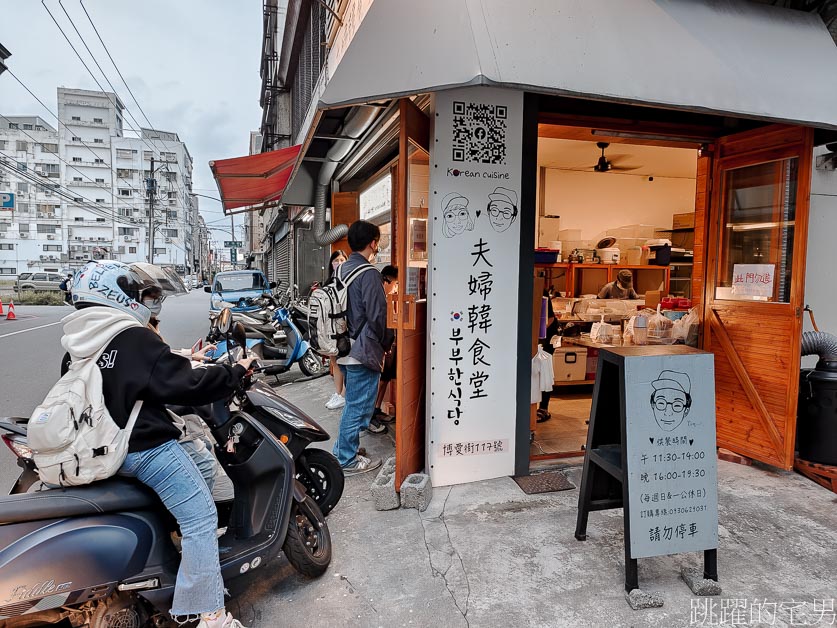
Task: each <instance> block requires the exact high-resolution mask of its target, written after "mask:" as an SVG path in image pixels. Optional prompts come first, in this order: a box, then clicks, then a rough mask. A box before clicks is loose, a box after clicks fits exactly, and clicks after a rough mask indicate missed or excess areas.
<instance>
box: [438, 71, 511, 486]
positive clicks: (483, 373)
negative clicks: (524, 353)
mask: <svg viewBox="0 0 837 628" xmlns="http://www.w3.org/2000/svg"><path fill="white" fill-rule="evenodd" d="M433 124H434V131H433V134H434V137H433V139H432V140H431V143H430V146H431V155H430V160H431V168H430V190H431V194H430V209H429V215H430V241H431V247H430V255H429V265H430V271H429V272H430V293H431V294H430V302H429V305H430V315H431V322H430V336H431V339H432V343H431V348H430V367H429V368H430V376H429V379H430V391H431V395H430V397H429V399H430V403H429V405H428V421H427V423H428V425H429V426H430V428H429V430H428V442H427V457H428V467H429V469H430V477H431V480H432V482H433V485H434V486H444V485H449V484H459V483H463V482H473V481H476V480H483V479H488V478H494V477H501V476H508V475H513V474H514V434H515V421H516V411H517V391H516V382H517V332H516V330H517V327H518V324H519V321H518V320H517V310H518V283H519V282H518V271H519V266H520V264H519V249H520V215H519V214H520V211H521V208H520V187H521V185H520V182H521V168H522V163H521V162H522V133H523V93H522V92H519V91H513V90H504V89H497V88H488V87H469V88H463V89H457V90H449V91H444V92H439V93H437V94H436V99H435V116H434V118H433Z"/></svg>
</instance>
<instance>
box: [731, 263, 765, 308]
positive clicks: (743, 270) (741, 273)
mask: <svg viewBox="0 0 837 628" xmlns="http://www.w3.org/2000/svg"><path fill="white" fill-rule="evenodd" d="M775 275H776V265H775V264H735V265H734V266H733V267H732V294H733V297H758V298H762V299H765V298H766V299H770V298H772V297H773V282H774V280H775Z"/></svg>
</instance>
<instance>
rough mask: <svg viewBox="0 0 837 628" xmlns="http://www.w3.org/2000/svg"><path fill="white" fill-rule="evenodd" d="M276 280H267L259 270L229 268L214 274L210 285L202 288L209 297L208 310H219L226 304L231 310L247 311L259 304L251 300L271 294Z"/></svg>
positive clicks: (257, 306)
mask: <svg viewBox="0 0 837 628" xmlns="http://www.w3.org/2000/svg"><path fill="white" fill-rule="evenodd" d="M275 287H276V282H274V281H270V282H269V281H268V280H267V277H265V276H264V273H262V271H260V270H231V271H227V272H223V273H218V274H217V275H215V279H214V280H213V283H212V287H209V286H205V287H204V290H205V291H206V292H209V293H210V294H211V295H212V296H211V297H210V298H209V311H210V312H216V311H220V310H221V308H223V307H224V304H226V305H227V306H228V307H230V308H231V309H232V311H233V312H249V311H251V310H258V309H259V308H260V307H261V306H259V305H256V304H254V303H253V302H252V301H253V300H255V299H257V298H259V297H260V296H262V295H265V294H272V290H273V289H274V288H275Z"/></svg>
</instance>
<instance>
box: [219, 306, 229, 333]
mask: <svg viewBox="0 0 837 628" xmlns="http://www.w3.org/2000/svg"><path fill="white" fill-rule="evenodd" d="M231 325H232V310H230V308H228V307H225V308H224V309H222V310H221V313H220V314H218V330H219V331H220V332H221V333H222V334H226V333H227V332H228V331H230V326H231Z"/></svg>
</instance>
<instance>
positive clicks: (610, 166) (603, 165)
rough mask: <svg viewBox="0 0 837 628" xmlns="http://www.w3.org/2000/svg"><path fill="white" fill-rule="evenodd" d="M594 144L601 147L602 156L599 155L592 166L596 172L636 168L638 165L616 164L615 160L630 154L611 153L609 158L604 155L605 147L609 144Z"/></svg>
mask: <svg viewBox="0 0 837 628" xmlns="http://www.w3.org/2000/svg"><path fill="white" fill-rule="evenodd" d="M596 146H598V147H599V148H601V149H602V156H601V157H599V161H598V162H596V165H595V166H593V170H595V171H596V172H610V171H611V170H637V169H639V166H617V165H616V163H615V162H616V160H621V159H623V158H625V157H630V155H612V156H611V159H608V158H607V157H605V149H607V147H608V146H610V144H609V143H608V142H596Z"/></svg>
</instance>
